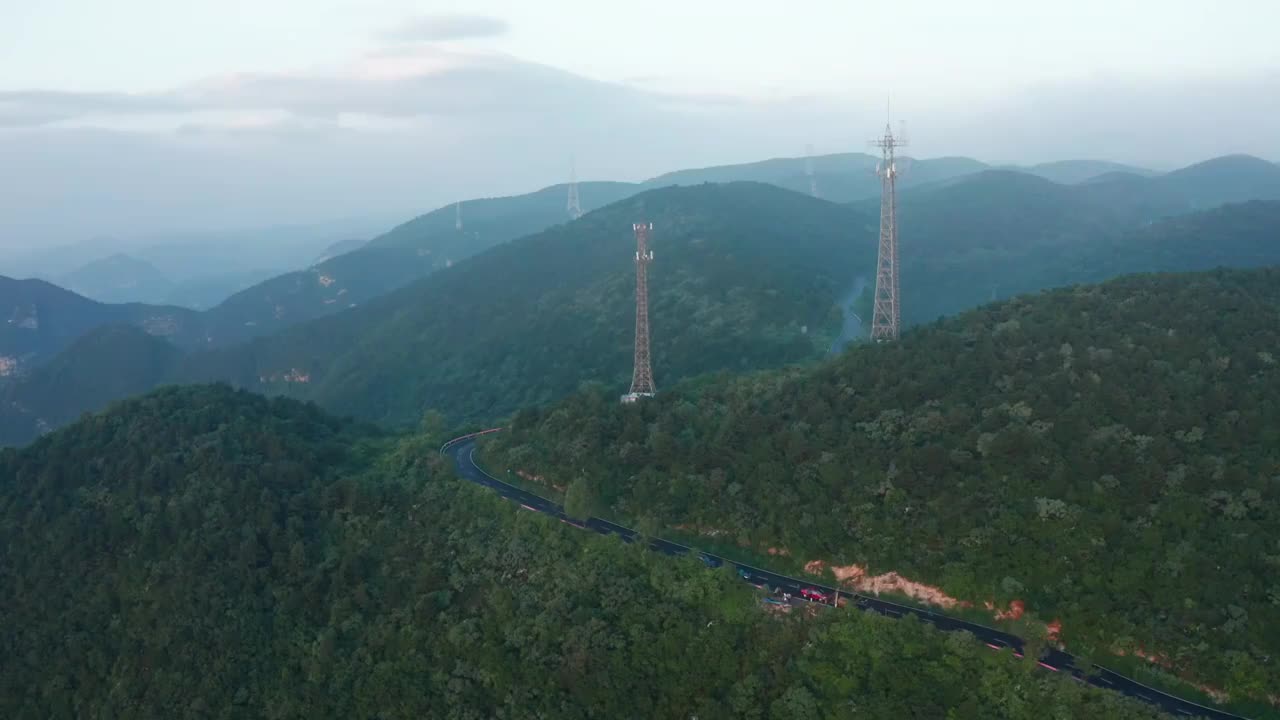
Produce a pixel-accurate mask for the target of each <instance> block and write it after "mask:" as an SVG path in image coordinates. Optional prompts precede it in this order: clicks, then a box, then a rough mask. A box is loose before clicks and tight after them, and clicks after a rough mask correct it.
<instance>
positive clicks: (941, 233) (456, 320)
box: [0, 159, 1280, 444]
mask: <svg viewBox="0 0 1280 720" xmlns="http://www.w3.org/2000/svg"><path fill="white" fill-rule="evenodd" d="M1259 162H1260V161H1259ZM1223 163H1226V165H1227V166H1228V168H1227V169H1226V170H1224V169H1223V167H1222V165H1223ZM1240 163H1245V164H1246V165H1248V163H1247V162H1245V161H1244V160H1240V159H1236V160H1229V159H1228V160H1224V161H1217V162H1215V163H1207V164H1205V165H1203V166H1196V167H1194V168H1189V169H1188V170H1187V171H1180V172H1179V173H1174V174H1170V175H1168V176H1163V177H1161V178H1143V177H1139V176H1137V175H1132V176H1126V177H1123V178H1114V177H1112V178H1110V179H1107V180H1105V181H1103V180H1099V181H1097V182H1090V183H1084V184H1081V185H1074V186H1065V185H1057V184H1054V183H1051V182H1049V181H1047V180H1044V179H1041V178H1037V177H1034V176H1032V175H1028V174H1025V173H1015V172H1007V171H991V172H984V173H980V174H977V175H973V176H969V177H966V178H962V179H959V180H955V181H953V182H951V183H949V184H946V185H945V186H943V187H933V188H920V189H918V190H913V191H910V192H904V194H903V211H902V223H901V224H902V233H903V236H902V248H903V251H902V258H903V271H902V291H903V296H904V300H903V311H904V313H905V315H904V317H905V319H906V320H908V321H920V320H929V321H932V319H934V318H935V317H936V316H938V315H940V314H941V315H949V314H953V313H955V312H958V311H961V310H964V309H966V308H970V307H973V306H976V305H979V304H981V303H984V302H986V301H988V300H990V299H993V298H994V297H997V296H998V297H1005V296H1007V295H1008V294H1010V293H1015V292H1016V293H1023V292H1035V291H1038V290H1040V289H1043V288H1045V287H1054V286H1063V285H1069V284H1073V283H1078V282H1093V281H1097V280H1102V279H1106V278H1109V277H1113V276H1115V275H1118V274H1123V273H1128V272H1141V271H1150V270H1195V269H1209V268H1212V267H1215V266H1218V265H1228V266H1243V267H1249V266H1258V265H1268V264H1275V263H1280V243H1277V242H1276V237H1275V231H1274V228H1275V227H1277V225H1278V224H1280V202H1274V201H1273V202H1262V201H1254V202H1250V203H1245V204H1238V205H1228V206H1224V207H1221V208H1216V209H1213V210H1208V211H1203V212H1198V213H1192V214H1187V215H1178V214H1177V213H1180V212H1185V211H1186V209H1187V208H1188V207H1190V206H1191V205H1190V204H1189V203H1190V202H1191V201H1190V200H1188V199H1187V196H1186V194H1185V193H1186V192H1187V191H1186V188H1187V187H1193V188H1194V187H1197V186H1196V185H1195V184H1194V183H1192V182H1191V180H1193V179H1195V178H1197V177H1200V176H1207V177H1208V178H1211V179H1216V180H1222V179H1223V177H1224V176H1226V177H1230V176H1231V172H1228V170H1230V167H1233V166H1235V165H1238V164H1240ZM1246 169H1247V168H1246ZM1193 171H1194V172H1193ZM1275 172H1276V173H1280V169H1275ZM1244 175H1245V176H1246V179H1247V178H1248V177H1250V176H1249V175H1248V173H1244ZM1171 178H1172V179H1173V180H1171ZM1174 180H1176V181H1177V182H1173V181H1174ZM1157 181H1158V182H1157ZM1115 183H1121V184H1126V188H1127V184H1128V183H1145V185H1143V186H1142V187H1139V188H1136V189H1132V190H1133V191H1132V192H1128V191H1126V192H1119V191H1117V190H1116V189H1115V188H1112V187H1110V186H1111V185H1113V184H1115ZM1228 185H1229V186H1230V187H1233V188H1234V189H1235V191H1237V192H1242V193H1243V192H1247V191H1248V192H1252V191H1253V190H1256V191H1258V192H1264V191H1267V188H1268V187H1269V186H1267V185H1266V184H1265V183H1263V182H1261V181H1259V182H1257V183H1253V184H1250V183H1249V182H1245V181H1244V180H1241V181H1240V182H1236V183H1233V184H1232V183H1229V184H1228ZM625 187H630V186H624V189H625ZM619 192H621V190H619ZM545 195H546V194H545V193H535V194H533V195H530V196H519V197H516V198H504V199H501V201H492V203H496V205H493V206H492V207H491V206H490V205H483V207H486V208H488V209H489V211H490V212H492V213H495V214H494V215H493V217H491V218H490V220H491V221H492V222H493V223H497V222H498V219H501V218H503V217H507V218H508V219H511V218H523V217H525V216H524V215H522V214H521V212H520V209H521V208H526V209H528V208H533V209H537V208H539V207H540V208H542V211H540V212H550V210H548V208H550V207H551V206H550V205H549V204H548V203H550V199H549V198H548V197H546V196H545ZM1196 197H1199V196H1198V195H1197V196H1196ZM535 200H536V202H535ZM486 202H490V201H486ZM477 204H480V203H479V201H477ZM464 207H465V206H464ZM556 207H558V205H557V206H556ZM502 208H505V210H504V211H503V212H509V213H510V215H509V216H508V215H502V214H501V213H499V212H498V211H499V209H502ZM859 209H861V210H862V211H863V212H859ZM529 211H530V212H533V210H532V209H531V210H529ZM557 212H558V211H557ZM875 213H876V209H875V207H874V206H873V205H872V206H866V207H863V206H852V207H851V206H841V205H836V204H833V203H829V202H825V201H822V200H817V199H814V198H811V197H806V196H803V195H800V194H797V193H793V192H789V191H786V190H782V189H779V188H777V187H774V186H769V185H763V184H753V183H735V184H726V185H696V186H691V187H671V188H664V189H661V190H654V191H649V192H646V193H641V194H639V195H636V196H634V197H630V198H627V199H625V200H622V201H619V202H617V203H615V204H613V205H610V206H608V207H605V208H602V209H600V210H597V211H594V212H591V213H588V214H587V215H586V216H584V217H583V218H581V219H580V220H578V221H575V222H571V223H563V224H559V225H557V226H555V227H552V228H550V229H547V230H545V231H544V232H541V233H538V234H535V235H532V236H529V237H525V238H522V239H520V240H518V241H515V242H511V243H505V244H502V245H501V246H500V247H496V248H493V249H491V250H489V251H486V252H483V253H481V254H479V255H478V256H476V257H474V258H471V259H469V260H467V261H465V262H462V263H459V264H458V265H456V266H454V267H452V268H448V269H447V270H445V271H443V272H439V273H434V274H433V275H432V276H431V277H427V278H422V279H419V280H418V281H417V282H414V283H413V284H411V285H409V286H408V287H404V288H402V289H401V290H400V291H397V292H393V293H390V294H386V295H382V296H380V297H372V296H374V295H379V294H380V293H381V292H383V290H385V288H382V289H380V287H381V286H379V285H378V283H379V282H382V280H377V278H382V279H383V280H386V279H388V278H398V279H397V280H395V283H407V282H409V281H410V280H411V279H412V277H413V276H414V275H415V274H419V273H425V272H426V271H427V270H426V268H428V266H430V265H432V263H435V262H436V261H437V260H438V256H437V255H434V254H430V253H428V254H425V255H420V254H419V253H420V252H421V251H422V250H424V249H430V247H436V245H431V243H445V244H447V242H448V241H447V239H446V238H444V236H443V235H441V234H440V233H443V232H445V231H444V230H440V228H439V227H438V226H439V225H440V224H441V223H442V222H443V220H442V217H441V216H440V215H439V211H438V212H437V213H432V214H429V215H427V216H424V218H423V219H422V221H423V222H424V223H426V225H424V226H423V227H418V226H416V225H413V224H410V225H407V226H405V227H404V229H403V230H402V234H401V235H397V237H399V238H400V240H403V241H404V242H406V243H412V241H413V238H414V237H420V238H421V239H422V242H424V243H427V245H423V246H420V247H419V248H418V249H417V250H413V249H412V246H411V245H410V246H399V245H398V244H396V243H391V244H390V246H383V247H376V248H370V249H367V250H360V251H357V252H353V253H348V254H346V255H342V256H339V257H337V258H334V259H332V260H330V261H328V262H327V263H325V264H324V265H322V266H319V267H318V268H316V269H313V271H309V272H307V273H303V274H301V275H299V276H298V277H295V278H293V279H291V280H290V279H288V278H284V279H278V280H279V281H280V283H283V285H284V286H288V287H276V284H275V281H273V282H271V283H266V284H264V285H262V286H260V287H259V288H258V290H263V289H264V288H275V289H274V290H272V291H271V293H268V295H269V297H267V298H266V299H264V298H263V297H260V296H259V295H261V293H259V295H254V294H253V293H251V292H248V291H246V293H245V294H242V295H240V296H237V297H236V298H233V299H232V300H230V301H228V302H227V303H224V306H226V307H227V308H231V307H232V306H235V305H237V304H239V303H244V304H245V305H246V308H245V309H244V312H243V313H242V312H240V311H236V312H230V311H228V312H227V313H224V311H223V310H221V309H215V310H214V311H211V313H210V315H209V317H213V316H214V315H218V316H219V317H223V315H225V318H227V319H228V320H227V323H228V324H226V325H225V328H224V326H223V325H219V326H218V327H219V328H220V329H219V330H218V331H217V332H218V333H220V332H222V329H225V330H226V331H227V333H230V334H231V335H235V334H237V333H243V332H258V331H259V330H264V329H265V328H266V327H267V326H271V327H275V328H277V329H279V328H285V329H284V330H282V331H280V332H277V333H275V334H273V335H270V336H269V337H262V338H259V339H257V340H254V341H252V342H247V343H243V344H239V345H234V346H231V347H226V348H221V349H214V350H210V351H205V352H193V353H190V354H189V355H188V356H187V357H183V358H176V359H175V360H174V362H173V363H172V366H171V367H168V368H164V369H163V371H160V368H157V373H156V375H155V377H154V378H153V379H152V382H151V383H150V386H151V387H154V386H155V385H158V384H161V383H189V382H206V381H225V382H230V383H232V384H235V385H237V386H241V387H246V388H249V389H254V390H257V391H260V392H265V393H269V394H285V395H289V396H293V397H297V398H300V399H307V400H313V401H316V402H318V403H319V404H321V405H322V406H324V407H326V408H327V409H329V410H331V411H335V412H338V413H342V414H351V415H355V416H357V417H361V418H364V419H369V420H374V421H379V422H384V423H388V424H392V425H401V426H404V425H408V424H412V423H413V422H414V421H415V420H416V419H417V418H418V417H419V416H420V415H421V414H422V413H423V412H425V411H426V410H427V409H437V410H439V411H441V412H444V413H445V414H446V415H447V416H448V417H449V418H450V419H451V420H454V421H465V420H477V421H479V420H491V419H493V418H495V417H500V416H501V415H503V414H506V413H508V412H511V411H512V410H515V409H517V408H520V407H526V406H531V405H536V404H540V403H547V402H552V401H554V400H556V399H559V398H560V397H563V396H564V395H565V394H567V393H569V392H572V391H573V390H575V389H576V388H577V387H578V385H579V384H580V383H582V382H584V381H598V382H604V383H606V384H607V385H609V386H610V387H614V388H616V389H617V391H618V392H622V391H624V390H625V389H626V387H627V383H628V381H629V378H630V372H631V364H630V363H631V340H632V327H633V320H632V317H633V312H634V311H633V305H632V303H633V297H634V279H633V277H634V275H633V268H632V258H633V252H634V251H633V250H632V248H633V247H634V245H633V243H634V239H633V237H632V235H631V232H630V228H631V224H632V223H633V222H635V221H636V220H637V219H638V218H649V219H650V220H652V221H654V222H655V230H654V236H653V246H654V249H655V252H656V253H657V254H658V261H657V262H656V263H655V265H654V266H653V267H652V268H651V273H652V282H651V293H652V302H651V313H652V320H653V327H654V333H653V339H654V348H653V352H654V357H655V359H656V362H657V365H658V369H657V373H658V377H657V380H658V383H659V386H661V387H666V386H669V385H670V384H671V383H672V382H676V381H679V380H681V379H684V378H688V377H692V376H694V375H698V374H701V373H705V372H713V371H718V370H732V371H741V370H751V369H760V368H770V367H779V366H785V365H789V364H794V363H805V362H811V361H814V360H817V359H819V358H821V357H823V355H824V354H825V352H826V351H827V350H828V349H829V348H830V347H831V344H832V343H831V341H832V339H833V337H835V335H836V333H837V332H838V331H839V329H840V328H841V323H842V320H843V319H844V317H843V316H844V315H845V314H846V313H847V312H848V307H847V303H848V301H849V300H850V299H851V298H850V293H851V292H852V291H853V289H854V288H855V287H857V286H858V284H859V283H860V282H869V281H873V280H874V278H873V273H872V272H871V268H872V267H873V263H874V253H875V235H876V225H875V223H876V215H875ZM1166 215H1171V217H1167V218H1166V217H1165V216H1166ZM428 218H432V219H431V220H430V222H429V223H427V219H428ZM1159 218H1164V219H1159ZM512 222H515V220H512ZM495 226H496V225H495ZM414 228H416V229H414ZM449 232H455V233H456V231H455V230H450V231H449ZM468 232H469V231H468ZM415 233H420V236H419V235H416V234H415ZM388 237H390V236H388ZM397 242H399V241H397ZM405 253H408V254H410V255H413V258H409V259H407V260H405V261H404V262H399V261H397V260H396V256H397V254H405ZM359 258H364V260H361V261H360V262H357V259H359ZM433 258H434V259H433ZM365 261H368V262H369V263H370V264H367V265H366V264H362V263H364V262H365ZM335 263H345V264H343V265H342V267H343V272H342V273H339V272H338V271H337V270H336V269H335V268H336V267H337V266H336V265H333V264H335ZM387 266H392V267H394V270H388V269H387ZM371 278H372V279H371ZM388 282H389V280H388ZM294 286H296V287H294ZM255 292H256V291H255ZM366 298H367V299H368V301H367V302H363V301H362V302H355V303H354V304H355V305H356V307H354V308H352V307H349V305H350V304H353V303H352V302H350V301H353V300H356V299H366ZM268 300H269V301H270V302H268ZM327 303H332V304H327ZM343 303H345V304H347V305H348V307H347V310H346V311H345V312H337V308H338V307H339V305H340V304H343ZM842 305H843V306H844V307H842ZM314 307H325V308H330V309H329V310H326V311H324V312H326V313H331V316H329V317H324V318H316V319H314V320H312V321H311V322H302V323H300V322H297V321H298V319H299V317H301V316H303V315H306V314H307V313H310V312H312V311H311V310H309V309H308V308H314ZM254 308H257V310H254ZM264 308H271V311H270V312H267V311H266V310H263V309H264ZM258 311H262V313H265V314H264V315H263V317H269V318H270V319H263V320H262V323H263V325H261V326H259V327H258V329H257V330H254V329H252V328H250V329H248V330H246V329H245V328H243V327H240V328H239V329H236V326H237V323H239V320H238V319H239V318H241V317H243V316H246V314H248V315H252V314H253V313H254V312H258ZM220 313H222V314H220ZM262 313H260V314H262ZM861 315H862V317H864V318H866V317H867V315H868V313H867V311H866V308H862V311H861ZM239 325H243V323H239ZM288 325H293V327H287V328H286V326H288ZM210 327H212V326H210ZM163 329H164V328H160V330H163ZM0 330H3V327H2V326H0ZM8 332H10V333H12V332H17V331H14V330H13V329H12V326H10V330H9V331H8ZM211 332H212V331H211ZM189 334H190V330H189V328H188V330H187V331H186V335H189ZM214 334H217V333H214ZM186 335H184V336H183V337H186ZM5 336H6V335H5V333H4V332H0V338H2V337H5ZM205 337H206V340H205V341H206V342H213V339H212V338H213V335H208V336H205ZM218 337H223V336H222V335H218ZM172 339H174V340H175V342H178V344H182V343H183V342H189V341H190V339H189V338H187V340H185V341H184V340H183V339H182V338H181V337H173V338H172ZM136 346H137V347H136V352H137V353H138V354H139V355H140V356H142V357H150V356H151V355H153V348H152V343H146V342H142V341H141V340H138V341H137V342H136ZM64 355H69V356H72V357H59V358H58V359H57V363H58V364H61V365H63V366H78V367H84V368H88V370H87V373H89V374H91V373H93V372H97V373H100V374H101V375H103V378H102V381H101V382H100V383H99V385H100V386H102V387H105V388H111V387H116V386H117V385H118V384H117V383H114V382H113V381H112V380H110V379H109V378H107V377H106V376H108V375H110V374H112V373H115V372H117V369H116V366H115V365H114V364H112V363H99V362H98V361H97V358H95V357H93V356H92V355H88V356H85V355H83V353H82V351H81V349H80V348H70V349H68V350H66V351H64ZM123 355H124V353H122V352H121V353H117V354H116V355H115V357H117V358H119V357H123ZM3 361H4V360H3V358H0V362H3ZM144 366H145V367H155V366H153V365H146V364H144ZM28 372H30V371H28ZM131 373H132V375H131V376H136V374H137V373H136V372H132V371H131ZM86 377H88V375H86ZM41 382H42V381H41V379H40V378H39V377H32V378H19V379H16V380H15V381H13V384H14V385H22V384H27V385H30V386H33V387H34V386H41V387H48V386H47V384H45V385H41ZM22 394H23V395H24V396H25V398H26V399H25V400H24V401H23V403H22V404H21V405H20V406H14V405H11V404H3V403H0V425H3V426H5V427H10V428H18V429H19V431H18V433H17V434H14V433H13V432H9V433H6V435H5V437H4V438H0V440H3V441H4V442H9V443H14V444H18V443H21V442H24V441H26V440H29V439H30V438H32V437H35V436H36V434H37V433H38V431H39V429H40V428H42V427H46V426H57V425H58V424H60V423H61V422H65V421H66V420H67V419H69V418H71V417H75V416H76V414H78V413H79V412H82V411H87V410H94V409H98V408H100V407H101V403H102V401H103V400H104V398H102V397H101V396H100V394H85V395H83V396H82V399H81V400H79V401H77V400H76V399H75V398H74V397H72V398H71V400H70V403H66V402H63V399H65V398H66V397H68V394H67V393H65V392H64V393H58V392H54V393H53V394H52V395H47V396H46V395H43V394H42V393H41V392H40V391H39V390H38V389H30V388H29V389H27V390H24V391H22ZM114 397H115V398H119V397H121V395H115V396H114ZM108 399H109V398H108ZM22 428H25V430H23V429H22Z"/></svg>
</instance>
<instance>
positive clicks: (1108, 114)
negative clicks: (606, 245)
mask: <svg viewBox="0 0 1280 720" xmlns="http://www.w3.org/2000/svg"><path fill="white" fill-rule="evenodd" d="M1230 4H1231V3H1227V5H1230ZM547 5H548V4H543V5H542V6H539V8H537V9H531V8H529V7H526V6H522V5H521V4H519V3H516V2H514V0H491V1H480V2H474V3H469V4H468V11H469V13H470V14H465V15H461V14H455V13H450V12H449V10H450V8H451V4H450V3H444V2H425V3H410V2H400V1H398V0H389V1H387V2H381V3H379V4H377V5H376V6H372V7H367V6H364V5H360V4H354V3H350V2H339V1H337V0H334V1H329V2H319V3H305V4H304V3H302V2H300V0H282V1H281V2H277V3H273V4H272V5H271V6H270V7H259V6H258V5H252V6H248V5H246V6H245V7H243V8H235V7H231V8H228V7H227V6H226V4H225V3H212V2H204V3H201V2H196V3H191V4H184V5H182V6H181V7H179V6H176V5H174V6H170V4H166V3H162V2H158V0H131V1H129V2H123V3H117V4H113V5H111V6H97V5H95V4H93V3H89V2H87V0H62V1H61V2H51V3H45V4H41V5H39V6H31V7H24V8H21V9H18V8H11V9H9V10H6V11H5V13H6V14H8V13H13V14H14V17H9V18H6V20H7V22H4V23H0V26H2V27H3V29H2V30H0V36H3V37H4V39H5V42H4V43H0V61H2V62H0V156H3V157H4V158H5V164H4V167H5V170H6V172H5V174H4V178H5V179H4V181H3V184H2V185H0V191H2V192H0V247H21V246H47V245H50V244H67V243H74V242H78V241H84V240H87V239H90V238H93V237H99V236H132V235H146V234H155V233H160V232H170V231H184V230H195V229H205V230H209V231H213V232H217V231H223V230H229V229H234V228H252V227H262V226H271V225H283V224H322V223H325V222H328V221H331V220H336V219H341V218H351V217H367V216H382V215H388V214H396V213H404V214H410V213H418V212H424V211H427V210H430V209H432V208H435V207H439V206H441V205H444V204H446V203H448V202H452V201H454V200H458V199H467V198H471V197H481V196H496V195H507V194H513V193H521V192H527V191H530V190H534V189H537V188H540V187H545V186H547V185H552V184H556V183H559V182H563V181H564V180H565V179H566V178H567V174H568V158H569V156H570V155H574V156H575V157H576V158H577V165H578V174H579V177H580V178H582V179H584V180H595V179H599V180H623V181H640V180H644V179H647V178H649V177H653V176H656V175H659V174H662V173H664V172H668V171H672V170H678V169H684V168H694V167H704V166H710V165H720V164H731V163H743V162H752V161H757V160H763V159H766V158H771V157H795V156H799V155H801V154H802V153H803V151H804V148H805V146H806V145H812V146H813V148H814V152H815V153H817V154H830V153H840V152H865V151H866V139H867V138H870V137H872V136H873V135H875V134H876V132H877V131H878V130H879V128H881V127H882V126H883V124H884V120H885V102H886V95H888V94H892V100H891V101H892V115H893V117H894V118H895V122H896V121H897V120H903V121H905V122H906V123H907V124H908V127H909V129H910V134H911V139H912V143H913V145H912V147H911V148H910V153H909V154H911V155H913V156H915V157H940V156H967V157H972V158H975V159H978V160H981V161H983V162H987V163H991V164H996V165H1000V164H1027V165H1030V164H1036V163H1041V162H1050V161H1057V160H1067V159H1098V160H1110V161H1115V162H1122V163H1128V164H1133V165H1138V166H1142V167H1147V168H1151V169H1156V170H1169V169H1173V168H1176V167H1181V166H1184V165H1187V164H1191V163H1194V162H1197V161H1201V160H1205V159H1209V158H1211V157H1216V156H1220V155H1225V154H1232V153H1247V154H1252V155H1256V156H1259V157H1262V158H1265V159H1267V160H1270V161H1273V162H1274V161H1276V160H1277V159H1280V133H1276V132H1275V130H1274V118H1275V117H1277V116H1280V54H1278V53H1280V51H1278V50H1277V49H1276V48H1275V46H1274V44H1273V43H1270V42H1269V41H1268V40H1267V37H1266V33H1267V29H1268V28H1271V27H1274V26H1275V21H1276V20H1280V8H1275V7H1266V8H1250V9H1249V10H1248V11H1247V12H1230V11H1227V12H1224V11H1223V8H1222V7H1219V8H1216V9H1214V10H1213V11H1210V10H1207V9H1203V8H1201V7H1200V6H1199V5H1198V4H1196V3H1192V2H1171V3H1150V2H1138V3H1131V4H1128V6H1127V7H1125V8H1122V9H1116V8H1110V7H1109V6H1108V5H1107V4H1106V3H1102V2H1096V1H1095V0H1089V1H1088V2H1077V3H1073V4H1072V5H1071V6H1070V7H1067V6H1062V7H1036V8H1029V7H1023V6H1022V5H1021V4H1018V3H1014V2H996V1H992V2H986V3H981V5H982V6H983V8H982V9H981V10H978V9H974V8H964V9H960V8H952V7H949V6H945V5H943V6H934V4H931V3H923V2H914V3H906V4H905V5H903V4H900V6H899V7H897V8H896V9H895V10H894V12H893V13H889V12H888V11H887V10H884V9H881V8H876V7H873V8H855V7H852V6H850V7H845V6H843V5H838V4H835V3H826V2H797V3H790V4H788V5H787V7H786V8H785V10H783V9H779V8H776V7H774V6H772V5H769V6H763V5H761V6H752V5H750V4H747V5H745V6H744V4H742V3H726V2H719V1H718V0H717V1H716V2H708V3H704V4H700V5H699V6H697V7H696V8H690V7H686V6H685V5H682V4H677V3H674V2H667V1H666V0H663V1H662V2H657V3H653V4H651V5H650V6H646V7H645V8H643V9H638V8H600V7H596V6H594V5H592V4H589V3H585V2H578V1H577V0H564V1H562V2H557V3H553V5H554V7H548V6H547ZM1239 5H1240V7H1241V9H1243V8H1244V7H1245V3H1239ZM1228 9H1229V8H1228ZM675 17H679V18H681V21H680V22H673V21H672V18H675ZM992 17H995V18H997V19H998V21H995V22H991V21H990V18H992ZM1010 28H1018V32H1016V33H1012V32H1009V29H1010ZM709 37H710V38H714V43H711V42H708V41H707V38H709ZM712 45H714V47H715V48H716V52H715V53H714V54H711V53H707V52H706V48H707V47H709V46H712ZM122 48H123V49H124V50H122ZM404 219H408V218H407V217H405V218H404Z"/></svg>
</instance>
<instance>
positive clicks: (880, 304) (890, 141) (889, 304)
mask: <svg viewBox="0 0 1280 720" xmlns="http://www.w3.org/2000/svg"><path fill="white" fill-rule="evenodd" d="M871 144H872V145H874V146H876V147H878V148H880V150H881V153H882V155H883V157H882V158H881V160H880V164H879V165H878V166H877V167H876V172H877V174H879V175H880V178H881V180H882V185H881V195H880V251H879V256H878V257H877V259H876V295H875V303H874V305H873V307H872V312H871V339H872V340H874V341H877V342H881V341H884V340H897V339H898V333H899V331H900V330H901V328H902V305H901V300H902V297H901V295H900V294H899V291H898V188H897V178H898V164H897V160H896V159H895V158H894V149H895V148H900V147H902V146H904V145H906V142H905V141H904V140H902V139H901V138H895V137H894V136H893V127H892V125H891V124H890V123H889V122H887V121H886V122H885V125H884V137H882V138H880V139H878V140H872V141H871Z"/></svg>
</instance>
